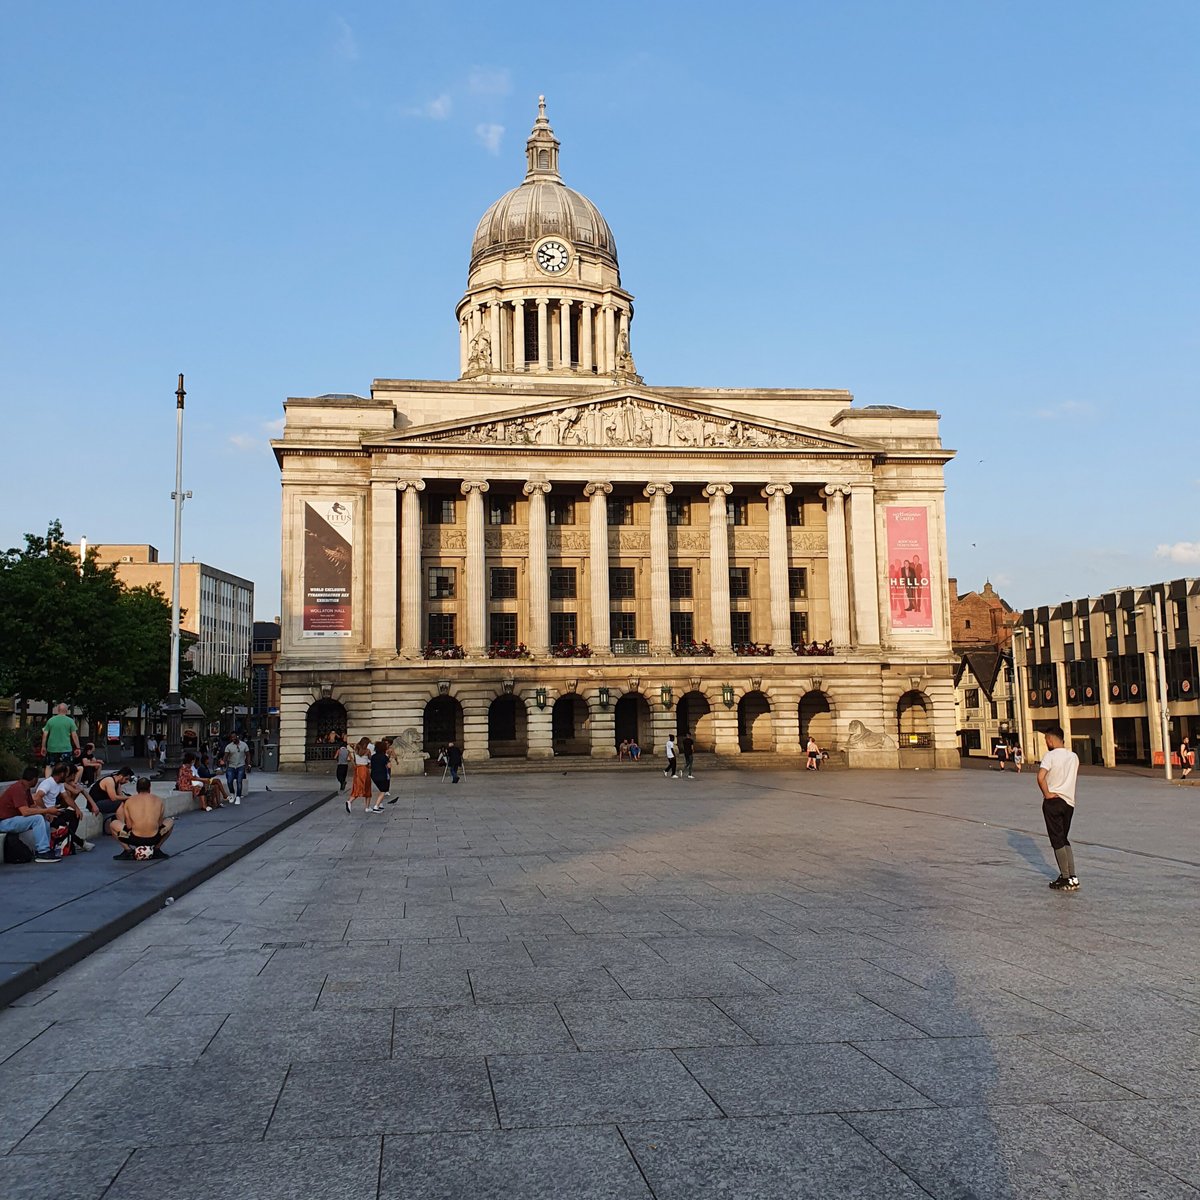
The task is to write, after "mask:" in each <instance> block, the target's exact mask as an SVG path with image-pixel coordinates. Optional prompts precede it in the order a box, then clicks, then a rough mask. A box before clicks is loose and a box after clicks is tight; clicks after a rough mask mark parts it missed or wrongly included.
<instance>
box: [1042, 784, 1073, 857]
mask: <svg viewBox="0 0 1200 1200" xmlns="http://www.w3.org/2000/svg"><path fill="white" fill-rule="evenodd" d="M1074 815H1075V806H1074V805H1073V804H1068V803H1067V802H1066V801H1065V800H1064V799H1063V798H1062V797H1061V796H1051V797H1050V799H1049V800H1043V801H1042V816H1043V817H1044V818H1045V820H1046V833H1047V834H1049V836H1050V845H1051V848H1052V849H1055V850H1061V849H1062V848H1063V847H1064V846H1069V845H1070V844H1071V843H1070V840H1069V836H1068V835H1069V834H1070V832H1071V818H1072V817H1073V816H1074Z"/></svg>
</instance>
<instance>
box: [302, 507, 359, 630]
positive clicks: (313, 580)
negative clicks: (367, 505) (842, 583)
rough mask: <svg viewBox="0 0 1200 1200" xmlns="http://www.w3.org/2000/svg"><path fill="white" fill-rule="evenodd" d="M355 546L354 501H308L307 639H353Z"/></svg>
mask: <svg viewBox="0 0 1200 1200" xmlns="http://www.w3.org/2000/svg"><path fill="white" fill-rule="evenodd" d="M353 547H354V506H353V504H352V503H351V502H349V501H340V500H306V501H305V502H304V625H303V630H302V632H303V636H304V637H306V638H319V637H337V638H348V637H350V636H351V633H352V632H353V630H352V625H353V613H354V609H353V603H352V596H351V591H350V586H351V583H352V581H353V578H354V549H353Z"/></svg>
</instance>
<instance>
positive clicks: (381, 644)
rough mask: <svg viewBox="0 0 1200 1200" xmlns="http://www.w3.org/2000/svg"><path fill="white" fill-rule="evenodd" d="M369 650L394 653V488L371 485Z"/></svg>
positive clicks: (382, 483) (385, 483) (387, 483)
mask: <svg viewBox="0 0 1200 1200" xmlns="http://www.w3.org/2000/svg"><path fill="white" fill-rule="evenodd" d="M371 651H372V653H376V654H382V655H386V656H387V657H388V658H391V657H392V656H393V655H395V653H396V487H395V485H394V484H393V483H392V482H391V480H387V481H378V480H377V481H376V482H374V483H372V484H371Z"/></svg>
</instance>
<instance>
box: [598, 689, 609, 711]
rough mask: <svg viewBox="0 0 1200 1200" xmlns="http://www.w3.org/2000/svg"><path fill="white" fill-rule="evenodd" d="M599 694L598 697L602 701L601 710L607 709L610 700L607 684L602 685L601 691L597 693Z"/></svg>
mask: <svg viewBox="0 0 1200 1200" xmlns="http://www.w3.org/2000/svg"><path fill="white" fill-rule="evenodd" d="M597 694H598V696H599V699H600V707H601V708H607V707H608V700H609V691H608V686H607V684H601V685H600V688H599V691H598V693H597Z"/></svg>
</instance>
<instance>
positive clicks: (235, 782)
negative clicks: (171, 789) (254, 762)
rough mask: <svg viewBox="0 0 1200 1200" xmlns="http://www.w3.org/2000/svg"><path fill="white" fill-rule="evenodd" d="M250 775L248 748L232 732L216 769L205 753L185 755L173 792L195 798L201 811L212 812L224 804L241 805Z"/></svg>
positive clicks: (238, 736) (221, 752)
mask: <svg viewBox="0 0 1200 1200" xmlns="http://www.w3.org/2000/svg"><path fill="white" fill-rule="evenodd" d="M222 773H223V774H224V776H225V778H224V779H222V778H221V775H222ZM249 774H250V747H249V745H248V744H247V742H246V740H245V739H244V738H243V737H242V735H241V734H240V733H238V732H237V731H236V730H235V731H234V732H233V733H231V734H230V735H229V741H228V742H227V743H226V744H225V748H224V749H223V750H221V751H220V753H219V756H218V759H217V764H216V766H215V767H214V766H213V763H212V759H211V757H210V756H209V753H208V751H207V750H201V751H200V753H199V754H196V753H195V752H193V751H191V750H189V751H188V752H187V753H186V754H184V756H183V759H182V763H181V765H180V768H179V774H178V775H176V777H175V790H176V791H177V792H189V793H191V794H192V795H193V796H195V797H196V799H197V800H199V801H200V811H201V812H212V810H213V809H214V808H220V807H221V806H222V805H223V804H226V803H229V804H241V802H242V796H243V795H244V793H245V790H246V778H247V776H248V775H249Z"/></svg>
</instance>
